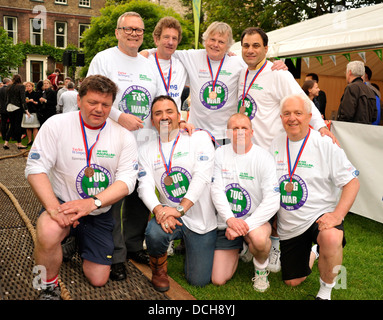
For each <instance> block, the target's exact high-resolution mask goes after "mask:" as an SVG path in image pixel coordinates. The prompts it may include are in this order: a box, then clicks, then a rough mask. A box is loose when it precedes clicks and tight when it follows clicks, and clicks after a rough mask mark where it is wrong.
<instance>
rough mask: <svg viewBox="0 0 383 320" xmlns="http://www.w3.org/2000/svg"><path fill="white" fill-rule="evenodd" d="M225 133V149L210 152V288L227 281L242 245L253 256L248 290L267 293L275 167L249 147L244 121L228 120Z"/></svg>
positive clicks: (261, 152) (244, 118)
mask: <svg viewBox="0 0 383 320" xmlns="http://www.w3.org/2000/svg"><path fill="white" fill-rule="evenodd" d="M227 129H228V130H229V134H228V135H229V137H230V139H231V144H229V145H226V146H222V147H220V148H218V149H217V150H216V153H215V170H214V180H213V184H212V189H211V194H212V199H213V203H214V205H215V207H216V208H217V212H218V233H217V243H216V249H215V253H214V263H213V272H212V282H213V284H218V285H223V284H225V283H226V282H227V281H228V280H229V279H231V277H232V276H233V274H234V272H235V270H236V269H237V265H238V258H239V252H240V251H241V250H242V247H243V241H246V243H247V244H248V246H249V250H250V252H251V254H252V255H253V256H254V258H253V263H254V267H255V276H254V278H253V282H254V284H253V287H254V289H255V290H257V291H260V292H263V291H265V290H266V289H267V288H268V287H269V281H268V279H267V275H268V271H267V270H266V267H267V265H268V262H269V261H268V260H269V259H268V258H269V252H270V248H271V240H270V235H271V224H270V222H269V220H270V219H271V218H272V217H273V216H274V215H275V213H276V212H277V211H278V209H279V192H278V182H277V177H276V169H275V164H274V161H273V157H272V156H271V155H270V154H269V152H268V151H267V150H265V149H263V148H261V147H258V146H256V145H254V144H253V143H252V141H251V139H252V136H253V129H252V125H251V121H250V119H249V118H248V117H247V116H246V115H244V114H241V113H236V114H234V115H232V116H231V117H230V118H229V121H228V123H227Z"/></svg>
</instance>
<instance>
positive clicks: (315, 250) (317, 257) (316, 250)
mask: <svg viewBox="0 0 383 320" xmlns="http://www.w3.org/2000/svg"><path fill="white" fill-rule="evenodd" d="M311 251H312V252H314V254H315V260H317V259H319V252H318V245H317V244H314V245H313V246H312V248H311Z"/></svg>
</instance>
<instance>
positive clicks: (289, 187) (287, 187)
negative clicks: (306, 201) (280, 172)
mask: <svg viewBox="0 0 383 320" xmlns="http://www.w3.org/2000/svg"><path fill="white" fill-rule="evenodd" d="M293 189H294V185H293V183H292V182H288V183H286V185H285V191H286V192H287V193H291V192H293Z"/></svg>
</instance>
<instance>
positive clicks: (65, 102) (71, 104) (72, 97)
mask: <svg viewBox="0 0 383 320" xmlns="http://www.w3.org/2000/svg"><path fill="white" fill-rule="evenodd" d="M77 96H78V92H77V91H75V90H67V91H65V92H64V93H63V94H62V95H61V96H60V99H59V103H58V105H59V106H62V108H63V109H62V112H63V113H65V112H71V111H78V105H77Z"/></svg>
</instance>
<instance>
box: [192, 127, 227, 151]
mask: <svg viewBox="0 0 383 320" xmlns="http://www.w3.org/2000/svg"><path fill="white" fill-rule="evenodd" d="M194 130H195V131H205V132H206V133H207V134H208V135H209V137H210V139H211V140H212V141H214V143H215V145H216V146H217V147H220V146H221V145H220V144H219V143H218V142H217V140H215V137H214V136H213V135H212V134H211V133H210V131H208V130H206V129H201V128H195V129H194Z"/></svg>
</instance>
